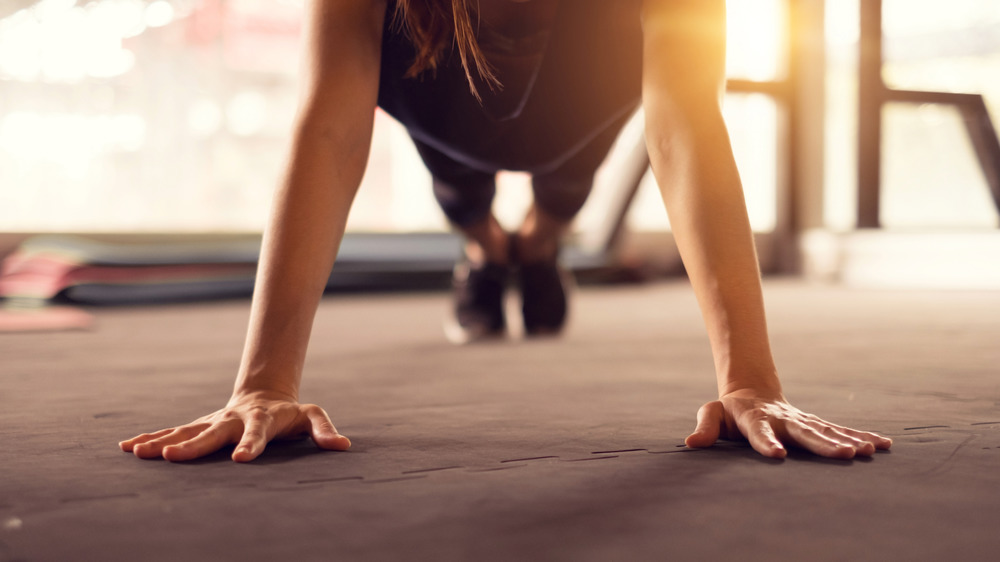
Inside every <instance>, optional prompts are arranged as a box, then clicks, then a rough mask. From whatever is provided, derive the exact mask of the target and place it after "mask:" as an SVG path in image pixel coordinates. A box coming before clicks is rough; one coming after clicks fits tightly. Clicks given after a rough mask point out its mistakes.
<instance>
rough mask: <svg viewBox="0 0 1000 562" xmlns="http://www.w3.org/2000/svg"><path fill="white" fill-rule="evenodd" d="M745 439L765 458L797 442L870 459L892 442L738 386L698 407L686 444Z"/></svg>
mask: <svg viewBox="0 0 1000 562" xmlns="http://www.w3.org/2000/svg"><path fill="white" fill-rule="evenodd" d="M720 438H721V439H730V440H737V439H743V438H745V439H746V440H748V441H749V442H750V446H751V447H753V448H754V450H756V451H757V452H758V453H760V454H762V455H764V456H765V457H770V458H775V459H783V458H785V456H786V455H787V454H788V451H787V450H786V447H788V446H794V447H798V448H801V449H805V450H807V451H811V452H813V453H815V454H817V455H820V456H823V457H831V458H837V459H851V458H854V457H855V456H864V457H870V456H872V455H873V454H875V451H876V450H878V449H888V448H889V447H890V446H892V440H891V439H889V438H887V437H882V436H881V435H877V434H875V433H870V432H867V431H858V430H856V429H850V428H847V427H842V426H839V425H836V424H833V423H830V422H828V421H826V420H823V419H820V418H818V417H816V416H814V415H812V414H807V413H805V412H803V411H802V410H799V409H798V408H796V407H794V406H792V405H791V404H789V403H788V402H787V401H786V400H785V398H784V397H783V396H781V395H778V396H767V395H766V394H761V393H759V392H757V391H755V390H752V389H744V390H737V391H734V392H731V393H729V394H726V395H724V396H722V397H721V398H719V399H718V400H716V401H714V402H709V403H707V404H705V405H704V406H702V407H701V409H700V410H698V426H697V427H696V428H695V430H694V433H692V434H691V435H690V436H688V438H687V439H685V440H684V443H685V444H686V445H687V446H688V447H711V446H712V444H713V443H715V442H716V441H717V440H718V439H720Z"/></svg>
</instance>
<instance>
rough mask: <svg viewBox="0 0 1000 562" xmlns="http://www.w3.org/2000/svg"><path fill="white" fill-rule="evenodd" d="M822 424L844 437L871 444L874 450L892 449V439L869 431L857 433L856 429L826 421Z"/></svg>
mask: <svg viewBox="0 0 1000 562" xmlns="http://www.w3.org/2000/svg"><path fill="white" fill-rule="evenodd" d="M820 421H823V420H820ZM823 423H825V424H827V425H829V426H830V427H833V428H834V429H836V430H837V431H839V432H840V433H843V434H844V435H848V436H850V437H852V438H854V439H858V440H860V441H864V442H866V443H871V444H872V445H873V446H874V447H875V449H880V450H886V449H888V448H889V447H892V439H889V438H888V437H883V436H881V435H879V434H877V433H872V432H870V431H859V430H857V429H851V428H849V427H843V426H840V425H837V424H835V423H830V422H827V421H823Z"/></svg>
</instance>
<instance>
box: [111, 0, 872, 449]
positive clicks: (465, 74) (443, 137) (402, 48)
mask: <svg viewBox="0 0 1000 562" xmlns="http://www.w3.org/2000/svg"><path fill="white" fill-rule="evenodd" d="M307 62H308V69H307V73H306V82H305V86H306V87H305V91H304V93H305V96H304V98H303V100H302V106H301V109H300V113H299V117H298V121H297V125H296V128H295V135H294V144H293V147H292V148H293V149H292V153H291V158H290V162H289V164H288V169H287V176H286V179H285V181H284V183H283V185H282V186H281V188H280V190H279V192H278V195H277V198H276V199H275V204H274V209H273V212H272V215H271V220H270V222H269V225H268V228H267V230H266V234H265V238H264V245H263V249H262V252H261V264H260V273H259V275H258V284H257V288H256V290H255V292H254V299H253V305H252V312H251V319H250V328H249V333H248V336H247V341H246V346H245V349H244V354H243V358H242V363H241V366H240V371H239V374H238V376H237V380H236V385H235V388H234V392H233V395H232V397H231V398H230V400H229V402H228V404H227V405H226V406H225V407H224V408H222V409H221V410H219V411H217V412H214V413H211V414H208V415H207V416H204V417H202V418H199V419H198V420H195V421H194V422H192V423H190V424H186V425H182V426H178V427H176V428H169V429H164V430H162V431H158V432H156V433H152V434H143V435H140V436H137V437H135V438H133V439H129V440H127V441H124V442H122V443H121V447H122V449H123V450H125V451H131V452H133V453H134V454H135V455H137V456H139V457H142V458H157V457H161V456H162V457H163V458H165V459H167V460H171V461H182V460H188V459H193V458H197V457H200V456H203V455H207V454H209V453H212V452H214V451H216V450H218V449H220V448H222V447H224V446H226V445H228V444H232V443H236V444H237V446H236V448H235V451H234V452H233V455H232V458H233V460H235V461H241V462H243V461H250V460H253V459H254V458H256V457H257V456H259V455H260V454H261V452H263V450H264V448H265V446H266V444H267V443H268V442H269V441H270V440H271V439H274V438H277V437H286V436H295V435H301V434H309V435H311V436H312V438H313V440H314V441H315V442H316V444H317V445H318V446H319V447H321V448H325V449H333V450H345V449H347V448H348V447H350V441H349V440H348V439H347V437H344V436H342V435H340V434H339V433H338V432H337V430H336V429H335V428H334V426H333V424H332V423H331V421H330V418H329V417H328V416H327V414H326V412H324V411H323V409H322V408H320V407H319V406H316V405H312V404H299V403H298V389H299V381H300V379H301V371H302V365H303V361H304V357H305V352H306V344H307V341H308V339H309V331H310V328H311V325H312V320H313V316H314V314H315V311H316V307H317V305H318V301H319V298H320V296H321V293H322V290H323V287H324V284H325V281H326V279H327V276H328V274H329V271H330V268H331V267H332V265H333V261H334V258H335V255H336V251H337V248H338V246H339V244H340V241H341V238H342V236H343V233H344V228H345V224H346V221H347V215H348V210H349V209H350V206H351V202H352V200H353V197H354V195H355V193H356V191H357V188H358V185H359V184H360V182H361V177H362V174H363V172H364V169H365V163H366V160H367V157H368V147H369V144H370V139H371V133H372V114H373V112H374V109H375V107H376V106H381V107H382V108H383V109H385V110H386V111H388V112H389V113H391V114H392V115H394V116H395V117H396V118H397V119H399V120H400V121H401V122H402V123H403V124H404V125H406V127H407V128H408V130H409V131H410V134H411V136H412V137H413V138H414V141H415V142H416V144H417V147H418V149H419V150H420V152H421V155H422V156H423V158H424V160H425V162H426V163H427V165H428V168H429V169H430V170H431V172H432V175H433V176H434V188H435V194H436V195H437V197H438V200H439V201H440V202H441V204H442V207H443V208H444V210H445V213H446V214H447V215H448V217H449V218H450V219H451V220H452V222H454V223H455V224H456V226H457V227H458V228H459V229H460V230H461V231H462V232H463V233H464V234H465V236H466V238H467V240H468V245H467V254H468V262H467V264H466V266H465V268H460V270H461V269H464V270H466V271H467V273H465V274H462V275H459V276H458V277H457V279H456V281H457V286H458V293H459V298H458V300H457V304H456V322H455V324H456V326H455V330H454V332H455V334H456V338H457V339H463V340H464V339H473V338H478V337H488V336H490V335H495V334H498V333H500V332H502V330H503V324H504V319H503V318H502V309H501V310H500V312H499V313H498V312H497V305H496V303H497V299H498V298H499V296H500V295H502V291H503V289H504V286H505V282H506V276H507V270H508V268H510V267H511V265H512V264H516V268H517V270H518V271H519V272H520V284H521V285H522V289H521V290H522V292H523V293H524V295H523V296H524V309H525V310H524V313H525V323H526V327H527V329H528V332H529V333H549V332H556V331H558V330H559V329H560V328H561V326H562V323H563V320H564V317H565V295H564V294H563V291H562V286H561V281H560V275H559V272H558V269H557V268H556V266H555V257H556V254H557V252H558V241H559V237H560V235H561V234H562V233H563V232H564V230H565V229H566V226H567V224H568V223H569V221H570V219H571V218H572V216H573V215H574V214H575V213H576V211H577V210H578V209H579V206H580V205H582V203H583V200H584V199H585V197H586V194H587V191H588V190H589V187H590V181H591V180H592V177H593V171H594V169H595V168H596V166H597V164H598V163H599V162H600V160H601V158H603V156H604V154H605V153H606V152H607V149H608V146H609V145H610V142H611V139H612V138H613V137H614V135H615V133H616V132H617V130H618V128H619V127H620V126H621V124H622V122H623V120H624V119H625V116H627V115H628V114H629V113H630V112H631V111H632V110H633V109H634V108H635V106H636V104H638V103H639V101H640V100H641V102H642V105H643V107H644V109H645V119H646V143H647V147H648V150H649V156H650V160H651V163H652V169H653V172H654V174H655V176H656V180H657V182H658V184H659V186H660V190H661V192H662V195H663V200H664V203H665V205H666V207H667V211H668V214H669V216H670V221H671V225H672V227H673V232H674V237H675V239H676V241H677V244H678V246H679V248H680V250H681V255H682V257H683V259H684V263H685V266H686V268H687V272H688V274H689V277H690V279H691V282H692V285H693V287H694V291H695V294H696V296H697V298H698V302H699V305H700V307H701V309H702V312H703V316H704V318H705V322H706V326H707V328H708V335H709V339H710V341H711V345H712V352H713V356H714V359H715V368H716V377H717V382H718V388H719V399H718V400H716V401H713V402H709V403H708V404H706V405H705V406H703V407H702V408H701V409H700V410H699V412H698V421H697V426H696V428H695V430H694V432H693V433H692V434H691V435H690V436H689V437H688V438H687V440H686V443H687V445H689V446H691V447H708V446H710V445H712V444H713V443H714V442H715V441H716V440H717V439H718V438H720V437H722V438H731V439H735V438H741V437H744V438H746V439H747V440H749V442H750V444H751V445H752V446H753V448H754V449H756V450H757V451H758V452H760V453H761V454H762V455H765V456H768V457H773V458H783V457H784V456H785V455H786V446H797V447H801V448H804V449H807V450H809V451H812V452H814V453H816V454H819V455H823V456H828V457H838V458H852V457H854V456H855V455H864V456H870V455H872V454H874V452H875V451H876V450H877V449H887V448H889V446H890V445H891V441H890V440H889V439H886V438H884V437H881V436H878V435H875V434H872V433H868V432H862V431H856V430H853V429H848V428H844V427H840V426H837V425H834V424H831V423H829V422H826V421H823V420H821V419H819V418H817V417H815V416H812V415H810V414H806V413H803V412H801V411H800V410H798V409H796V408H795V407H793V406H792V405H790V404H789V403H788V402H787V401H786V400H785V398H784V395H783V394H782V390H781V384H780V382H779V381H778V376H777V370H776V368H775V366H774V361H773V359H772V357H771V351H770V346H769V342H768V336H767V329H766V325H765V320H764V307H763V299H762V296H761V287H760V274H759V271H758V268H757V259H756V255H755V251H754V247H753V238H752V233H751V230H750V226H749V222H748V219H747V216H746V209H745V206H744V202H743V195H742V188H741V185H740V179H739V175H738V172H737V169H736V164H735V161H734V159H733V155H732V150H731V148H730V145H729V139H728V134H727V131H726V127H725V124H724V122H723V119H722V114H721V109H720V100H721V94H722V91H723V86H724V70H725V2H724V0H616V1H615V2H607V0H573V1H572V2H569V1H563V2H559V1H558V0H479V2H478V3H476V2H470V0H434V1H419V2H418V1H416V0H395V1H393V0H366V1H359V0H314V2H313V3H312V7H311V11H310V28H309V49H308V56H307ZM498 169H518V170H526V171H529V172H531V173H532V175H533V182H534V190H535V202H534V205H533V207H532V209H531V211H530V212H529V214H528V217H527V219H526V220H525V223H524V224H523V225H522V226H521V228H520V229H519V230H518V232H517V233H515V234H514V235H508V234H507V233H505V232H504V231H503V230H502V229H501V228H500V226H499V225H498V224H497V222H496V220H495V219H494V218H493V217H492V215H491V214H490V211H489V203H490V200H491V198H492V190H493V179H492V178H493V173H494V172H495V171H496V170H498ZM498 314H499V315H498Z"/></svg>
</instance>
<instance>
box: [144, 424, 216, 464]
mask: <svg viewBox="0 0 1000 562" xmlns="http://www.w3.org/2000/svg"><path fill="white" fill-rule="evenodd" d="M203 429H204V426H203V425H202V424H199V425H185V426H182V427H177V428H174V429H171V430H170V431H169V432H167V433H166V434H164V435H161V436H160V437H157V438H155V439H151V440H149V441H146V442H145V443H138V444H136V445H134V446H133V447H132V454H134V455H135V456H137V457H139V458H140V459H157V458H160V457H161V456H163V448H164V447H168V446H170V445H174V444H177V443H182V442H184V441H187V440H188V439H190V438H191V437H193V436H195V435H197V434H199V433H201V431H202V430H203ZM157 433H159V432H157Z"/></svg>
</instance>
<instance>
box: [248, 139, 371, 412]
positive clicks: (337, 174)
mask: <svg viewBox="0 0 1000 562" xmlns="http://www.w3.org/2000/svg"><path fill="white" fill-rule="evenodd" d="M304 121H305V120H304ZM355 140H356V142H353V143H347V142H344V141H341V140H337V138H336V137H332V136H331V135H328V134H326V133H325V131H324V130H323V129H322V128H320V127H315V126H308V125H304V126H301V127H299V128H298V130H297V133H296V138H295V142H294V145H293V149H292V156H291V158H290V161H289V164H288V171H287V173H286V179H285V180H284V183H283V185H282V186H281V188H280V189H279V191H278V193H277V194H276V197H275V200H274V203H273V208H272V212H271V218H270V221H269V223H268V226H267V229H266V230H265V236H264V242H263V246H262V248H261V258H260V265H259V269H258V273H257V285H256V287H255V289H254V298H253V305H252V308H251V314H250V327H249V330H248V333H247V340H246V345H245V347H244V353H243V360H242V362H241V365H240V371H239V376H238V377H237V380H236V391H237V392H246V391H251V390H270V391H276V392H281V393H283V394H287V395H289V396H292V397H296V398H297V396H298V388H299V381H300V379H301V374H302V365H303V363H304V361H305V353H306V347H307V345H308V342H309V334H310V331H311V328H312V322H313V318H314V316H315V312H316V307H317V306H318V303H319V299H320V297H321V296H322V292H323V289H324V288H325V286H326V281H327V278H328V277H329V274H330V270H331V268H332V266H333V262H334V259H335V257H336V253H337V249H338V248H339V246H340V242H341V240H342V238H343V235H344V230H345V228H346V223H347V216H348V211H349V209H350V206H351V202H352V200H353V197H354V195H355V193H356V191H357V187H358V185H359V183H360V181H361V177H362V174H363V173H364V165H365V160H366V158H367V147H368V143H369V142H370V139H369V138H359V139H355ZM331 154H339V155H341V157H339V158H331V157H330V155H331Z"/></svg>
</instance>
